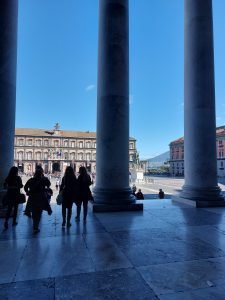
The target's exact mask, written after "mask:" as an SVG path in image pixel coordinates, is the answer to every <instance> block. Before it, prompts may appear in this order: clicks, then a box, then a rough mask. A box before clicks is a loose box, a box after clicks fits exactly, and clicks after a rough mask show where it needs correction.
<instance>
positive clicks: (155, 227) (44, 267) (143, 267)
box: [0, 190, 225, 300]
mask: <svg viewBox="0 0 225 300" xmlns="http://www.w3.org/2000/svg"><path fill="white" fill-rule="evenodd" d="M55 195H56V191H55V190H54V197H53V201H52V208H53V214H52V215H51V216H48V215H47V213H45V212H44V213H43V217H42V220H41V226H40V229H41V231H40V233H39V234H36V235H34V234H33V233H32V221H31V219H29V218H27V217H25V216H23V213H22V211H23V208H22V207H20V213H19V218H18V223H19V224H18V225H17V226H16V227H12V226H11V224H10V226H9V229H8V230H7V231H4V230H3V219H1V220H0V228H1V233H0V266H1V268H0V299H1V300H2V299H7V300H8V299H9V300H11V299H13V300H14V299H22V300H25V299H43V300H44V299H48V300H51V299H88V300H89V299H95V300H96V299H102V300H103V299H104V300H105V299H123V300H124V299H132V300H134V299H146V300H147V299H148V300H149V299H162V300H180V299H182V300H186V299H187V300H190V299H196V300H197V299H198V300H199V299H210V300H212V299H216V300H219V299H224V293H225V235H224V234H225V208H207V209H206V208H205V209H196V208H192V207H189V206H185V205H181V204H176V203H173V202H172V200H170V199H165V200H149V201H144V211H143V212H117V213H99V214H93V213H92V212H91V211H90V209H89V213H88V220H87V223H83V222H80V223H76V222H75V220H74V217H75V207H74V210H73V216H72V217H73V220H72V227H71V228H70V229H62V227H61V223H62V219H61V207H60V206H57V205H56V204H55V201H54V198H55Z"/></svg>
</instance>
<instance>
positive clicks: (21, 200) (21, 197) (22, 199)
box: [17, 193, 26, 204]
mask: <svg viewBox="0 0 225 300" xmlns="http://www.w3.org/2000/svg"><path fill="white" fill-rule="evenodd" d="M17 203H18V204H23V203H26V196H25V194H23V193H19V194H18V198H17Z"/></svg>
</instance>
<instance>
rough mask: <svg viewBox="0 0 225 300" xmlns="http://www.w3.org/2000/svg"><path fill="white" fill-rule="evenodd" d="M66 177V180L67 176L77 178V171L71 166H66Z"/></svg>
mask: <svg viewBox="0 0 225 300" xmlns="http://www.w3.org/2000/svg"><path fill="white" fill-rule="evenodd" d="M64 178H65V180H66V179H67V178H75V179H76V176H75V173H74V171H73V168H72V167H71V166H68V167H66V170H65V173H64Z"/></svg>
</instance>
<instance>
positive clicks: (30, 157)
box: [27, 151, 32, 160]
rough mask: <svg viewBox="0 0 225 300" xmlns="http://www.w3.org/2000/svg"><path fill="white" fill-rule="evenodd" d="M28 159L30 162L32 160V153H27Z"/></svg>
mask: <svg viewBox="0 0 225 300" xmlns="http://www.w3.org/2000/svg"><path fill="white" fill-rule="evenodd" d="M27 159H29V160H31V159H32V152H31V151H29V152H27Z"/></svg>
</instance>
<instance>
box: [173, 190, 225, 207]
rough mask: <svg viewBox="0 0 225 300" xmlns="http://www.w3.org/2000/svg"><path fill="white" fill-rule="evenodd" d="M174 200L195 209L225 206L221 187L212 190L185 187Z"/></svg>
mask: <svg viewBox="0 0 225 300" xmlns="http://www.w3.org/2000/svg"><path fill="white" fill-rule="evenodd" d="M172 200H173V201H176V202H180V203H183V204H188V205H191V206H194V207H223V206H225V199H224V197H223V195H222V194H221V189H220V187H219V186H215V187H211V188H196V187H191V186H187V185H184V186H183V189H182V191H181V192H180V194H178V195H174V196H173V197H172Z"/></svg>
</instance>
